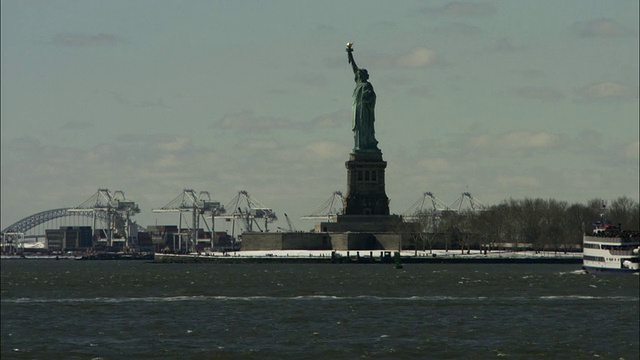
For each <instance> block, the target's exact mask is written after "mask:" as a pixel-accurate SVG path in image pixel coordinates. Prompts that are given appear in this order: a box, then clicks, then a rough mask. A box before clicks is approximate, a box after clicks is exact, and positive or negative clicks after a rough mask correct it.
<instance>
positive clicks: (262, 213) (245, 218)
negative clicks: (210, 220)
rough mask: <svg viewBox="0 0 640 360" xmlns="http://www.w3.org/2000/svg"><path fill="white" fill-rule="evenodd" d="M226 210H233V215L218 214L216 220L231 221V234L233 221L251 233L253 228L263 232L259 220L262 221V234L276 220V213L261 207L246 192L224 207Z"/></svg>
mask: <svg viewBox="0 0 640 360" xmlns="http://www.w3.org/2000/svg"><path fill="white" fill-rule="evenodd" d="M226 208H227V209H234V210H233V213H230V214H220V215H218V216H216V218H221V219H226V220H227V221H229V220H231V221H233V222H234V224H233V229H232V234H231V236H232V237H233V236H234V235H235V234H234V232H235V221H236V220H238V221H239V222H240V224H241V225H242V227H243V229H244V231H247V232H252V231H253V227H254V226H256V227H257V228H258V230H259V231H261V232H262V231H263V229H262V228H261V227H260V223H259V222H258V221H259V220H261V221H264V232H268V231H269V228H268V226H269V224H270V223H272V222H274V221H276V220H278V217H277V216H276V213H275V212H274V211H273V209H271V208H268V207H266V206H264V205H262V204H261V203H260V202H259V201H258V200H256V199H255V198H253V197H252V196H251V195H249V193H248V192H247V191H246V190H241V191H239V192H238V194H237V195H236V196H235V197H234V198H233V200H231V202H229V204H227V205H226Z"/></svg>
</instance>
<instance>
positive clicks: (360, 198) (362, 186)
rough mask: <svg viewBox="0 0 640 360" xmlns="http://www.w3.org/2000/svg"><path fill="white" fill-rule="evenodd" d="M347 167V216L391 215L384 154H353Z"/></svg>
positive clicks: (345, 212)
mask: <svg viewBox="0 0 640 360" xmlns="http://www.w3.org/2000/svg"><path fill="white" fill-rule="evenodd" d="M345 166H346V167H347V196H346V197H345V207H344V214H345V215H389V198H388V197H387V194H386V192H385V182H384V176H385V174H384V172H385V169H386V167H387V162H386V161H384V160H382V153H353V154H350V156H349V161H347V162H346V163H345Z"/></svg>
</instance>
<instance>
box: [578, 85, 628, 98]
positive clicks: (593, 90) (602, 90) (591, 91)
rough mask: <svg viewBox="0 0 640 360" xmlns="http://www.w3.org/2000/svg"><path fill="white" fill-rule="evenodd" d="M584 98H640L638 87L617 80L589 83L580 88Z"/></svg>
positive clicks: (579, 92)
mask: <svg viewBox="0 0 640 360" xmlns="http://www.w3.org/2000/svg"><path fill="white" fill-rule="evenodd" d="M577 94H578V96H579V97H580V98H582V99H583V100H586V101H589V100H632V99H637V98H638V87H637V86H636V87H631V86H627V85H624V84H621V83H618V82H615V81H603V82H599V83H593V84H589V85H587V86H584V87H582V88H580V89H578V91H577Z"/></svg>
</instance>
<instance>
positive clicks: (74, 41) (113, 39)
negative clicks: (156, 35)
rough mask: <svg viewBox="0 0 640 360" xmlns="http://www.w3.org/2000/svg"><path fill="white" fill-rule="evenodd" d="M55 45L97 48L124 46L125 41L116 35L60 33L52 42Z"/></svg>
mask: <svg viewBox="0 0 640 360" xmlns="http://www.w3.org/2000/svg"><path fill="white" fill-rule="evenodd" d="M51 42H52V43H53V44H54V45H58V46H65V47H96V46H113V45H118V44H122V43H124V42H125V40H124V39H123V38H122V37H120V36H119V35H115V34H104V33H101V34H96V35H87V34H78V33H59V34H56V35H54V36H53V39H52V41H51Z"/></svg>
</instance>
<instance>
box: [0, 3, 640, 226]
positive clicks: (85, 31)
mask: <svg viewBox="0 0 640 360" xmlns="http://www.w3.org/2000/svg"><path fill="white" fill-rule="evenodd" d="M0 5H1V9H0V10H1V11H0V13H1V14H0V16H1V23H0V30H1V31H0V46H1V52H0V57H1V73H0V75H1V80H2V81H1V84H0V90H1V93H0V101H1V102H0V105H1V111H0V120H1V121H0V130H1V135H0V140H1V144H0V150H1V151H0V160H1V174H0V184H1V193H0V195H1V198H0V200H1V209H0V210H1V219H0V220H1V222H0V228H2V229H4V228H6V227H7V226H9V225H11V224H13V223H15V222H16V221H19V220H20V219H22V218H25V217H27V216H29V215H32V214H35V213H37V212H40V211H44V210H49V209H55V208H61V207H72V206H76V205H78V204H80V203H82V202H83V201H84V200H86V199H87V198H89V197H90V196H91V195H93V194H94V193H95V192H96V191H97V190H98V189H99V188H108V189H110V190H111V191H116V190H121V191H124V193H125V194H126V196H127V198H128V199H130V200H133V201H135V202H136V203H138V205H139V206H140V208H141V210H142V213H141V214H138V215H136V216H135V218H134V220H135V221H137V222H138V223H139V224H140V225H142V226H147V225H151V224H155V223H156V222H157V223H160V224H173V223H176V222H177V216H174V215H169V214H157V213H152V211H151V210H152V209H154V208H159V207H162V206H163V205H165V204H167V203H168V202H170V201H171V200H172V199H173V198H175V197H176V196H178V195H179V194H180V193H181V192H182V190H183V189H193V190H195V191H196V192H200V191H208V192H209V193H210V194H211V196H212V198H213V199H214V200H217V201H220V202H221V203H222V204H227V203H228V202H230V201H231V200H232V199H233V198H234V197H235V196H236V194H237V193H238V191H240V190H246V191H247V192H248V193H249V194H251V195H252V196H253V197H255V198H256V199H257V200H259V201H260V202H261V203H263V204H264V205H266V206H268V207H271V208H273V209H274V210H275V212H276V213H277V214H278V216H279V217H280V220H279V222H278V223H277V224H274V226H273V228H274V229H275V228H276V226H282V227H286V225H283V224H286V221H285V219H284V213H287V214H288V215H289V217H290V218H291V220H292V221H293V222H294V225H295V227H296V228H297V229H298V230H306V229H310V228H312V227H313V223H312V222H310V221H303V220H300V217H301V216H304V215H308V214H309V213H311V212H312V211H313V210H315V209H316V208H318V207H319V206H320V205H321V204H322V203H323V202H325V201H326V200H327V199H328V198H330V197H331V195H332V193H333V192H334V191H343V192H346V183H347V180H346V169H345V165H344V163H345V161H346V160H348V156H349V152H350V150H351V148H352V146H353V136H352V132H351V93H352V91H353V88H354V85H355V83H354V80H353V73H352V71H351V69H350V65H349V64H348V63H347V55H346V52H345V44H346V42H347V41H353V42H354V43H355V45H354V49H355V52H354V56H355V58H356V61H357V63H358V66H360V67H361V68H366V69H367V70H368V72H369V75H370V81H371V83H372V84H373V86H374V88H375V91H376V93H377V96H378V100H377V105H376V125H375V126H376V138H377V140H378V141H379V147H380V149H381V150H382V152H383V157H384V160H386V161H387V162H388V166H387V170H386V183H387V189H386V192H387V195H388V196H389V198H390V201H391V202H390V210H391V212H392V213H395V214H401V213H403V212H404V211H405V210H407V209H408V208H409V207H410V206H411V205H412V204H414V203H415V201H416V200H418V199H419V198H420V197H421V196H422V194H423V193H424V192H427V191H430V192H432V193H434V194H435V195H436V196H437V197H438V198H439V199H442V200H443V201H444V202H446V203H448V204H451V203H453V202H454V201H455V200H456V199H457V198H459V197H460V195H461V193H462V192H470V193H471V194H472V195H473V196H474V197H476V198H478V199H479V200H480V201H481V202H482V203H483V204H485V205H494V204H498V203H500V202H502V201H503V200H506V199H509V198H514V199H521V198H526V197H529V198H545V199H547V198H554V199H557V200H561V201H567V202H569V203H586V202H587V201H588V200H590V199H593V198H603V199H607V200H614V199H616V198H618V197H621V196H628V197H630V198H632V199H633V200H635V201H636V202H638V201H640V194H639V190H638V186H639V182H640V177H639V172H640V168H639V161H640V157H639V135H638V133H639V131H640V126H639V123H638V119H639V117H640V112H639V103H638V95H639V76H640V74H639V71H638V64H639V62H640V60H639V56H638V53H639V43H638V39H639V37H638V30H639V18H638V13H639V10H640V9H639V4H638V1H637V0H619V1H607V2H605V1H598V0H591V1H590V0H562V1H555V0H553V1H552V0H541V1H524V0H514V1H429V2H425V1H418V0H416V1H400V2H386V1H385V2H383V1H379V2H371V1H364V0H356V1H348V2H343V1H335V0H330V1H323V2H318V1H303V0H301V1H293V0H287V1H285V0H280V1H278V0H274V1H268V2H265V1H251V0H247V1H230V0H229V1H204V0H202V1H199V0H191V1H173V0H172V1H168V0H167V1H163V0H137V1H118V0H113V1H62V0H61V1H39V0H34V1H17V0H16V1H13V0H2V1H0Z"/></svg>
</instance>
